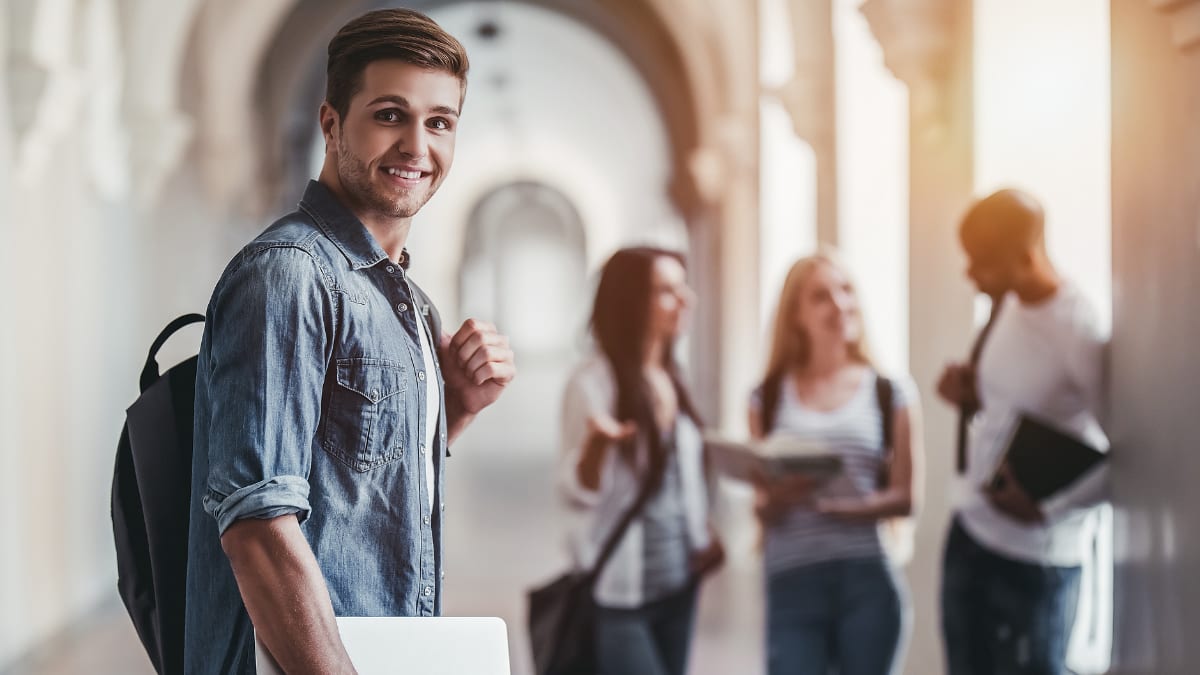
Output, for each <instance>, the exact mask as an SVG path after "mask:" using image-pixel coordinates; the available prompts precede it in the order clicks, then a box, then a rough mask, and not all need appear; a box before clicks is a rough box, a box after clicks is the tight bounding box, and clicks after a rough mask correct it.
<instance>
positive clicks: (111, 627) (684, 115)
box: [0, 0, 1200, 675]
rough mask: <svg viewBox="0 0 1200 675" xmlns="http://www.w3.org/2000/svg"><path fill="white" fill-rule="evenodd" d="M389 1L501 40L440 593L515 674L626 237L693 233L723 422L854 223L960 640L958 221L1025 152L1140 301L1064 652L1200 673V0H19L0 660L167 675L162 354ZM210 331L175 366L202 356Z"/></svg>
mask: <svg viewBox="0 0 1200 675" xmlns="http://www.w3.org/2000/svg"><path fill="white" fill-rule="evenodd" d="M397 4H403V5H406V6H412V7H416V8H419V9H422V10H423V11H426V12H427V13H429V14H430V15H431V16H433V17H434V18H435V19H436V20H437V21H438V22H440V23H441V24H442V25H443V26H444V27H445V28H447V29H448V30H449V31H450V32H451V33H453V34H454V35H456V36H457V37H459V38H460V39H461V40H462V41H463V43H464V44H465V45H466V47H467V49H468V52H469V54H470V56H471V61H472V69H471V74H470V86H469V91H468V95H467V99H466V107H465V110H464V118H463V123H462V125H461V127H460V132H459V139H458V154H457V158H456V161H455V167H454V170H453V171H452V172H451V174H450V176H449V178H448V179H447V181H446V183H445V184H444V186H443V187H442V189H441V191H440V192H439V193H438V195H437V196H436V197H435V198H434V199H433V200H432V201H431V202H430V204H429V205H428V207H427V208H426V209H424V210H423V211H422V212H421V213H420V214H419V216H418V218H417V220H416V223H415V225H414V229H413V235H412V238H411V239H410V242H409V249H410V250H411V251H412V253H413V258H414V261H415V262H414V265H413V274H414V275H415V277H416V279H418V280H419V281H420V282H421V283H422V285H423V286H424V287H425V289H426V290H427V291H428V292H429V293H430V294H431V295H432V296H433V298H434V300H435V301H436V302H437V303H438V305H439V307H440V309H441V312H442V314H443V316H444V317H446V319H447V323H457V322H458V321H461V320H462V319H464V318H466V317H468V316H477V317H484V318H488V319H491V320H492V321H494V322H495V323H497V324H498V325H499V327H500V328H501V330H503V331H505V332H507V333H508V334H509V335H510V336H511V337H512V341H513V344H514V346H515V349H516V352H517V361H518V364H519V366H520V369H521V375H520V377H519V379H518V380H517V381H516V382H515V383H514V384H513V385H512V387H511V391H510V392H509V393H508V394H506V396H505V397H504V398H503V399H502V400H501V402H500V403H499V404H497V405H496V406H495V407H494V408H493V409H491V410H489V411H488V412H486V413H485V414H483V415H482V416H481V417H480V419H479V420H478V421H477V422H476V424H475V425H474V426H473V427H472V428H471V429H470V430H469V432H468V433H467V434H466V435H465V436H464V437H463V438H462V440H461V441H460V443H459V445H458V446H457V447H456V451H455V455H454V460H453V463H452V466H451V467H450V473H449V474H448V479H449V481H450V484H449V489H448V500H447V504H448V507H447V518H448V525H447V528H448V530H447V549H448V550H447V554H448V567H447V577H446V584H447V585H446V608H445V609H446V613H447V614H455V615H495V616H501V617H503V618H504V619H505V620H506V621H507V622H508V625H509V631H510V642H511V648H512V660H513V672H514V674H515V675H525V674H526V673H528V672H530V671H529V656H528V650H527V646H526V641H525V640H526V638H525V635H524V632H523V630H524V629H523V626H524V592H525V590H526V589H527V588H528V587H530V586H531V585H534V584H536V583H540V582H542V581H544V580H546V579H547V578H549V577H550V576H552V575H554V574H555V573H557V572H559V571H560V570H561V569H562V568H563V566H564V565H565V564H566V556H565V552H564V549H563V546H562V530H563V525H564V523H565V514H563V513H562V510H561V508H560V506H559V502H558V499H557V497H556V495H555V493H554V489H553V486H552V479H551V476H552V467H553V462H554V460H555V456H556V452H557V448H556V445H555V437H556V433H557V425H558V410H559V393H560V391H561V387H562V384H563V382H564V379H565V376H566V373H567V369H568V368H569V366H570V364H571V363H572V362H573V361H574V360H575V359H577V358H578V357H579V355H580V354H581V353H583V352H584V351H585V350H586V348H587V343H586V340H585V326H584V320H585V317H586V315H587V312H588V310H589V303H590V294H591V292H592V289H593V287H594V286H593V285H594V281H595V273H596V270H597V269H598V266H599V265H600V264H601V263H602V262H603V261H604V260H605V259H606V257H607V256H608V255H610V254H611V253H612V252H613V251H614V250H616V249H617V248H618V247H620V246H623V245H628V244H636V243H655V244H660V245H666V246H670V247H674V248H678V249H680V250H683V251H686V252H687V254H688V258H689V261H690V262H689V267H690V274H691V281H692V283H693V285H694V286H695V287H696V289H697V290H698V292H699V296H700V303H699V311H698V312H697V314H696V316H695V317H694V322H693V327H692V331H691V334H690V337H689V338H688V340H687V345H686V347H687V348H686V349H685V350H684V351H685V352H686V353H685V355H684V356H685V359H686V361H687V368H686V370H687V372H688V374H689V377H690V380H691V383H692V386H693V389H694V391H695V393H696V396H697V399H698V403H699V404H700V406H701V408H702V410H703V412H704V413H705V415H706V417H707V419H708V420H709V421H710V423H712V424H713V425H714V426H717V427H719V428H720V429H721V430H722V431H725V432H727V433H731V434H738V433H744V432H745V429H744V424H745V412H744V411H745V401H746V395H747V393H748V391H749V390H750V389H751V388H752V387H753V385H754V384H755V381H756V380H757V379H758V378H759V377H760V376H761V369H762V367H763V365H764V359H765V346H764V345H765V337H764V328H765V326H766V323H767V322H768V320H769V319H770V312H771V311H772V304H773V302H774V299H775V297H776V296H777V293H778V291H779V286H780V284H781V283H782V277H783V274H784V272H785V271H786V269H787V267H788V266H789V265H790V263H791V262H792V261H793V260H794V259H795V258H796V257H798V256H800V255H804V254H806V253H809V252H812V251H813V250H814V249H815V248H816V247H817V246H818V245H819V244H831V245H835V246H837V247H839V248H840V249H841V250H842V251H843V253H844V254H845V257H846V259H847V261H848V262H849V264H850V265H851V267H852V268H853V270H854V271H855V272H856V273H857V275H858V277H859V279H858V281H859V285H860V288H861V293H862V295H863V298H864V300H863V302H864V305H865V308H864V312H865V316H866V318H867V321H868V330H869V334H870V335H871V336H872V342H873V348H874V352H875V353H876V355H877V357H878V360H879V361H880V364H881V365H882V367H883V368H884V370H885V371H890V372H896V373H901V372H911V373H912V375H913V377H914V378H915V380H916V382H917V384H918V385H919V387H920V388H921V390H922V396H923V398H924V404H925V408H926V435H927V438H926V447H927V454H928V458H929V460H928V480H927V486H928V488H927V492H928V494H927V496H926V499H925V507H924V511H923V513H922V515H921V519H920V523H919V528H918V535H917V549H916V557H915V559H914V560H913V562H912V563H911V564H910V565H909V566H908V568H907V573H908V577H909V581H910V584H911V587H912V590H913V596H914V601H915V611H916V615H915V617H916V618H915V634H914V639H913V641H912V644H911V647H910V649H909V654H908V658H907V672H908V673H912V674H920V675H936V674H937V673H940V672H942V657H941V647H940V643H939V638H938V631H937V626H938V622H939V617H938V610H937V607H938V595H937V589H938V584H939V579H938V574H939V569H940V557H941V547H942V540H943V536H944V533H945V526H946V522H947V518H948V508H949V505H948V499H947V487H948V485H949V482H950V478H951V475H952V471H953V470H952V461H953V460H952V454H953V438H954V420H955V417H954V412H953V411H952V410H950V409H949V408H947V407H945V406H943V405H941V404H939V403H938V402H937V401H936V400H935V398H934V396H933V395H932V394H933V388H934V387H933V384H934V382H935V378H936V376H937V374H938V373H939V372H940V370H941V367H942V365H943V364H944V363H945V362H947V361H951V360H958V359H961V358H963V356H964V355H965V353H966V351H967V349H968V346H969V344H970V335H971V333H972V331H973V330H974V329H975V327H976V326H977V325H978V324H979V323H980V322H981V321H980V320H981V319H982V318H985V317H983V316H981V314H980V311H979V310H978V309H977V307H976V301H975V298H974V297H973V293H972V290H971V288H970V287H969V286H968V284H967V282H966V280H965V277H964V275H963V273H962V271H963V267H964V261H963V259H962V257H961V254H960V253H959V251H958V248H957V243H956V235H955V230H956V226H957V220H958V218H959V216H960V215H961V213H962V212H963V210H964V208H965V207H966V205H967V204H968V203H969V202H970V200H971V199H972V198H973V196H976V195H980V194H983V193H986V192H989V191H991V190H994V189H996V188H999V187H1004V186H1012V187H1020V188H1024V189H1027V190H1029V191H1030V192H1032V193H1033V194H1034V195H1036V196H1037V197H1038V198H1040V199H1041V200H1042V201H1043V202H1044V203H1045V205H1046V209H1047V215H1048V223H1047V227H1048V233H1049V244H1050V249H1051V254H1052V256H1053V257H1054V259H1055V260H1056V262H1057V263H1058V265H1059V267H1060V269H1061V270H1062V271H1063V272H1065V274H1066V275H1068V276H1070V277H1072V278H1074V279H1075V280H1076V281H1077V282H1078V283H1079V284H1080V285H1081V286H1082V288H1083V289H1084V290H1085V292H1086V293H1087V294H1088V295H1090V296H1091V298H1092V300H1093V301H1094V302H1095V303H1096V304H1097V305H1099V306H1100V307H1101V308H1102V313H1103V314H1104V317H1105V320H1106V321H1108V320H1111V322H1112V327H1113V344H1112V348H1111V354H1110V371H1111V372H1110V392H1111V395H1110V397H1109V398H1110V400H1109V402H1108V415H1107V420H1106V422H1107V426H1108V429H1109V432H1110V435H1111V437H1112V438H1113V442H1114V450H1115V454H1114V464H1113V483H1114V485H1113V494H1114V501H1113V507H1112V508H1111V509H1109V510H1107V511H1106V512H1105V513H1104V514H1102V516H1103V517H1102V518H1100V519H1099V520H1100V522H1098V523H1097V539H1096V542H1097V544H1096V546H1095V551H1094V553H1095V555H1094V556H1093V558H1094V559H1093V560H1092V562H1091V564H1090V565H1089V566H1088V569H1087V572H1086V577H1085V581H1084V589H1085V592H1084V599H1083V606H1082V607H1081V617H1080V620H1079V622H1078V625H1077V629H1076V635H1075V639H1074V641H1073V644H1072V655H1071V662H1072V665H1073V668H1075V669H1076V670H1077V671H1078V672H1081V673H1104V672H1113V673H1130V674H1132V673H1180V674H1182V673H1194V672H1195V665H1194V664H1195V663H1197V662H1200V644H1198V643H1197V642H1196V641H1195V640H1191V641H1189V640H1188V638H1189V637H1191V636H1195V635H1196V634H1197V633H1200V579H1198V577H1197V576H1196V574H1195V570H1197V569H1200V515H1198V514H1200V497H1198V496H1197V495H1200V491H1197V490H1196V489H1195V487H1194V482H1195V480H1196V478H1197V477H1198V476H1200V443H1198V442H1197V438H1198V434H1197V432H1196V431H1195V430H1194V426H1195V425H1194V420H1195V416H1196V413H1197V412H1198V405H1200V404H1198V403H1197V402H1198V401H1200V348H1198V347H1196V340H1197V335H1200V299H1198V297H1200V124H1198V123H1197V120H1198V119H1200V1H1197V0H867V2H865V3H863V2H862V1H861V0H526V1H515V0H505V1H486V2H485V1H476V2H460V1H456V0H421V1H416V2H404V3H388V2H378V1H365V0H342V1H338V2H335V1H333V0H254V1H253V2H246V1H244V0H170V1H169V2H161V1H159V0H0V287H2V289H3V290H2V292H0V546H2V548H0V673H11V674H14V675H15V674H17V673H22V674H25V673H31V674H42V673H56V674H57V673H143V672H150V666H149V663H148V661H147V660H146V658H145V656H144V654H143V653H142V651H141V647H140V645H139V644H138V642H137V639H136V637H135V635H134V633H133V630H132V627H131V625H130V623H129V621H128V619H127V617H126V616H125V615H124V612H123V608H122V607H121V605H120V602H119V600H118V598H117V594H116V581H115V580H116V574H115V563H114V560H115V558H114V553H113V541H112V530H111V522H110V520H109V512H108V509H109V507H108V503H109V502H108V498H109V497H108V495H109V489H110V481H111V477H112V462H113V457H114V451H115V447H116V442H117V437H118V435H119V433H120V429H121V424H122V422H123V413H124V409H125V407H126V406H128V405H129V403H131V402H132V401H133V399H134V398H135V396H136V394H137V375H138V373H139V372H140V370H141V366H142V361H143V359H144V358H145V350H146V349H147V348H148V347H149V343H150V341H151V340H152V338H153V337H154V335H156V334H157V332H158V330H159V329H160V328H161V327H162V326H163V325H165V323H166V322H167V321H168V320H169V319H171V318H174V317H175V316H177V315H179V314H182V313H186V312H192V311H201V312H202V311H203V310H204V307H205V305H206V303H207V301H208V297H209V293H210V292H211V289H212V287H213V284H214V283H215V281H216V279H217V277H218V275H219V274H220V271H221V270H222V269H223V267H224V265H225V263H226V262H227V261H228V259H229V258H230V257H231V256H232V255H233V254H234V253H235V252H236V251H237V250H238V248H240V246H241V245H242V244H243V243H245V242H246V241H248V240H249V239H251V238H253V237H254V236H255V235H256V234H257V233H258V232H259V231H260V230H261V229H263V228H264V227H265V226H266V225H267V224H268V223H269V222H270V221H271V220H273V219H274V218H275V217H276V216H277V215H279V214H282V213H284V212H286V211H290V210H291V209H292V208H293V206H294V204H295V203H296V201H297V199H298V197H299V195H300V192H301V191H302V189H303V187H304V183H305V180H306V179H307V178H309V177H310V176H314V175H315V174H316V168H317V167H318V166H319V162H320V157H321V152H322V145H321V143H320V136H319V131H318V129H317V124H316V111H317V107H318V105H319V104H320V101H321V98H322V94H323V87H324V58H325V47H326V44H327V42H328V40H329V38H330V37H331V36H332V34H333V33H334V32H335V31H336V30H337V28H338V27H340V26H341V25H342V24H343V23H344V22H345V21H346V20H348V19H349V18H352V17H353V16H356V15H357V14H359V13H361V12H363V11H365V10H368V9H373V8H376V7H384V6H394V5H397ZM518 298H519V299H520V300H516V299H518ZM190 330H191V331H192V332H185V333H183V334H181V335H180V336H179V337H177V338H176V339H175V340H174V341H173V343H172V344H170V345H168V347H167V349H166V350H164V356H163V357H162V361H163V362H164V366H165V365H169V364H170V363H173V362H175V361H178V360H180V359H183V358H186V357H187V356H190V355H191V354H194V353H195V350H196V348H197V346H198V343H199V329H190ZM724 493H725V495H724V496H725V497H726V498H725V499H724V500H723V502H722V506H721V512H720V518H721V527H722V530H723V532H724V535H725V540H726V542H727V547H728V548H729V550H730V560H729V563H728V564H727V566H726V567H725V569H724V570H723V571H722V572H721V573H720V574H719V575H718V576H717V577H715V578H714V579H713V580H712V582H711V583H709V584H708V585H707V586H706V587H705V589H704V592H703V596H702V599H701V609H700V619H699V626H698V633H697V639H696V641H695V643H694V647H693V659H692V670H691V672H693V673H696V674H698V675H717V674H731V673H736V674H749V675H754V674H757V673H761V672H762V671H763V665H762V664H763V653H762V652H763V649H762V642H763V637H762V623H763V618H762V617H763V598H762V593H763V591H762V575H761V571H760V561H759V559H758V553H757V552H756V550H755V546H754V542H755V537H756V534H755V531H754V527H753V523H752V518H751V516H750V513H749V506H748V497H747V495H746V494H745V493H744V492H739V491H738V490H737V489H736V488H734V487H730V486H725V488H724Z"/></svg>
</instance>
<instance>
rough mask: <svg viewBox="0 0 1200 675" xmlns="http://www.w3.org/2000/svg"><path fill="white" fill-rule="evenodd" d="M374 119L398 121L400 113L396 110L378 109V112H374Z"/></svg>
mask: <svg viewBox="0 0 1200 675" xmlns="http://www.w3.org/2000/svg"><path fill="white" fill-rule="evenodd" d="M375 119H377V120H379V121H380V122H399V121H400V113H398V112H396V111H395V110H380V111H379V112H377V113H375Z"/></svg>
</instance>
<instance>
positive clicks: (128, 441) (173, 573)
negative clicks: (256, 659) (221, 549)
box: [112, 314, 204, 673]
mask: <svg viewBox="0 0 1200 675" xmlns="http://www.w3.org/2000/svg"><path fill="white" fill-rule="evenodd" d="M203 321H204V317H203V316H202V315H200V314H187V315H184V316H181V317H179V318H178V319H175V320H174V321H172V322H171V323H169V324H167V327H166V328H164V329H163V331H162V333H160V334H159V336H158V338H156V339H155V340H154V344H153V345H151V347H150V353H149V355H148V356H147V357H146V366H145V368H143V370H142V377H141V395H140V396H139V397H138V399H137V400H136V401H134V402H133V405H131V406H129V408H128V409H127V410H126V411H125V428H124V429H122V430H121V440H120V442H119V443H118V445H117V461H116V466H115V467H114V469H113V483H112V521H113V539H114V540H115V542H116V546H117V589H118V590H119V591H120V594H121V600H122V601H123V602H124V603H125V609H126V610H128V611H129V617H130V618H131V619H133V626H134V628H135V629H136V630H137V634H138V637H139V638H141V640H142V645H143V646H144V647H145V648H146V653H147V654H148V655H149V656H150V661H151V663H153V665H154V669H155V670H156V671H158V672H159V673H182V672H183V621H184V608H185V600H186V595H187V593H186V586H187V551H188V518H189V509H190V495H191V476H192V423H193V419H194V415H195V411H194V410H193V405H194V403H195V400H196V360H197V357H195V356H193V357H192V358H190V359H188V360H186V361H184V362H183V363H180V364H179V365H177V366H175V367H174V368H171V369H170V370H168V371H167V372H165V373H163V374H162V375H159V372H158V361H157V360H156V358H155V357H156V356H157V355H158V350H159V349H161V348H162V346H163V344H164V343H165V342H166V341H167V339H168V338H170V337H171V335H173V334H174V333H175V332H176V331H178V330H179V329H181V328H183V327H184V326H188V325H191V324H193V323H201V322H203Z"/></svg>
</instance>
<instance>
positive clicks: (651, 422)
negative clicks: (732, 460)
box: [559, 247, 724, 675]
mask: <svg viewBox="0 0 1200 675" xmlns="http://www.w3.org/2000/svg"><path fill="white" fill-rule="evenodd" d="M694 301H695V296H694V294H693V292H692V290H691V289H690V288H688V285H687V279H686V273H685V270H684V266H683V258H682V257H681V256H680V255H679V254H677V253H674V252H671V251H666V250H662V249H656V248H644V247H643V248H627V249H622V250H620V251H618V252H617V253H615V254H614V255H613V256H612V258H610V259H609V261H608V262H607V263H606V264H605V266H604V269H603V271H602V272H601V276H600V284H599V287H598V288H597V290H596V300H595V305H594V308H593V311H592V319H591V329H592V335H593V337H594V338H595V341H596V347H597V353H595V354H593V355H592V356H590V357H589V358H587V359H586V360H585V361H584V362H583V363H582V364H581V365H580V366H579V367H578V368H576V369H575V371H574V372H573V373H572V375H571V377H570V379H569V380H568V383H567V387H566V393H565V395H564V400H563V417H562V451H563V452H562V455H561V462H560V467H561V471H560V474H559V484H560V488H561V490H562V492H563V494H564V496H565V497H566V499H567V502H568V504H569V505H570V506H572V507H573V508H574V509H575V510H577V511H578V512H579V514H580V515H581V519H580V520H581V522H580V524H579V525H580V526H579V528H578V529H577V531H576V532H575V533H574V536H573V537H572V542H571V543H572V554H573V557H574V559H575V564H576V565H577V566H578V568H580V569H592V568H594V566H595V565H596V561H597V558H598V557H599V555H600V549H601V547H602V546H603V545H604V542H605V541H606V540H607V539H608V538H609V536H610V535H611V534H612V533H613V531H614V530H615V528H616V526H617V524H618V521H620V520H621V519H622V516H623V515H624V514H625V513H627V512H628V511H629V510H630V508H631V506H632V505H633V504H634V502H635V501H636V500H637V496H638V494H639V492H640V491H641V489H642V485H643V484H644V482H645V481H647V479H648V480H649V483H646V484H648V485H650V486H651V487H652V490H651V492H649V493H648V494H649V495H650V497H649V499H648V500H647V501H646V502H645V503H644V505H643V507H642V508H641V511H640V513H639V515H638V516H637V517H636V518H634V519H633V520H632V521H631V522H630V524H629V526H628V528H627V529H626V530H625V532H624V534H623V535H622V536H621V538H620V540H619V543H618V544H617V546H616V548H615V549H614V552H613V554H612V556H611V557H610V558H609V559H608V561H607V564H605V565H604V568H603V570H602V571H601V573H600V576H599V578H598V580H597V583H596V587H595V591H594V599H595V601H596V604H597V606H598V612H597V617H596V633H595V639H596V655H597V661H598V663H599V667H600V675H631V674H634V673H637V674H638V675H683V674H684V672H685V671H686V668H687V655H688V648H689V645H690V641H691V634H692V627H693V623H694V615H695V603H696V588H697V582H698V581H699V579H700V578H701V577H702V576H703V575H705V574H707V573H708V572H710V571H712V570H714V569H716V567H718V566H719V565H720V564H721V562H722V561H723V559H724V552H723V549H722V548H721V545H720V543H719V541H718V540H717V539H716V537H715V536H714V534H713V530H712V528H711V527H710V524H709V503H710V499H709V494H708V490H709V486H710V485H711V482H710V481H709V480H708V476H707V472H706V467H705V462H704V454H703V453H704V444H703V439H702V436H701V434H700V424H701V422H700V417H699V415H698V414H697V413H696V409H695V406H694V405H693V404H692V401H691V397H690V396H689V395H688V392H687V390H686V388H685V387H684V386H683V382H682V378H681V376H680V372H679V367H678V365H677V364H676V362H675V359H674V355H673V347H674V343H675V340H676V339H677V338H678V337H679V335H680V334H681V332H682V331H683V328H684V326H685V325H686V319H687V313H688V310H689V307H690V305H691V304H692V303H693V302H694Z"/></svg>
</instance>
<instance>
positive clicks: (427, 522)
mask: <svg viewBox="0 0 1200 675" xmlns="http://www.w3.org/2000/svg"><path fill="white" fill-rule="evenodd" d="M425 524H426V525H428V524H429V516H425Z"/></svg>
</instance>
